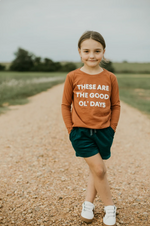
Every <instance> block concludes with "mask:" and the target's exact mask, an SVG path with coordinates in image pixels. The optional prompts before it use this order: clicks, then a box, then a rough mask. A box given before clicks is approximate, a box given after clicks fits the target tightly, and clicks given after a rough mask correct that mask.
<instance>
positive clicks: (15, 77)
mask: <svg viewBox="0 0 150 226" xmlns="http://www.w3.org/2000/svg"><path fill="white" fill-rule="evenodd" d="M65 76H66V73H40V72H39V73H37V72H36V73H34V72H33V73H27V72H25V73H20V72H0V113H3V112H4V111H5V110H7V109H8V106H9V105H16V104H25V103H27V102H28V99H27V97H30V96H33V95H35V94H37V93H40V92H42V91H45V90H47V89H49V88H51V87H52V86H54V85H56V84H58V83H62V82H64V80H65Z"/></svg>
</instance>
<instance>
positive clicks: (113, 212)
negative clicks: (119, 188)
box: [105, 208, 116, 217]
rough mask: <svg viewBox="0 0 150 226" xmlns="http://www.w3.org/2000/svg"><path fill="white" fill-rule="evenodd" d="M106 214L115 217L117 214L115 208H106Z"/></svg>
mask: <svg viewBox="0 0 150 226" xmlns="http://www.w3.org/2000/svg"><path fill="white" fill-rule="evenodd" d="M105 212H106V216H107V217H115V216H116V210H115V208H114V209H107V210H106V209H105Z"/></svg>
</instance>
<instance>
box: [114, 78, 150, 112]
mask: <svg viewBox="0 0 150 226" xmlns="http://www.w3.org/2000/svg"><path fill="white" fill-rule="evenodd" d="M117 80H118V84H119V92H120V99H121V100H122V101H124V102H126V103H127V104H129V105H131V106H133V107H135V108H137V109H139V110H140V111H142V112H144V113H146V114H149V115H150V74H149V75H148V74H117Z"/></svg>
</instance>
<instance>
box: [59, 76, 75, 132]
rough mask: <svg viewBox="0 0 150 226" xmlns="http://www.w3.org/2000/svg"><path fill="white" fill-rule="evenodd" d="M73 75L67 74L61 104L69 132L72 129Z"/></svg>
mask: <svg viewBox="0 0 150 226" xmlns="http://www.w3.org/2000/svg"><path fill="white" fill-rule="evenodd" d="M71 75H72V74H70V73H69V74H67V76H66V80H65V84H64V90H63V96H62V104H61V111H62V117H63V120H64V123H65V125H66V128H67V130H68V133H70V132H71V130H72V114H71V104H72V98H73V83H72V79H71Z"/></svg>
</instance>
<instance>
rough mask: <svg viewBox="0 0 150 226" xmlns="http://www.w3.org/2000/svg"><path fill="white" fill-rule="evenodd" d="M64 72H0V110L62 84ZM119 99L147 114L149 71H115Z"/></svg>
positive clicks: (149, 110)
mask: <svg viewBox="0 0 150 226" xmlns="http://www.w3.org/2000/svg"><path fill="white" fill-rule="evenodd" d="M66 74H67V73H40V72H39V73H26V72H24V73H20V72H0V113H2V112H3V111H4V110H6V109H7V107H8V106H9V105H16V104H24V103H27V102H28V99H27V97H30V96H32V95H35V94H37V93H40V92H42V91H45V90H47V89H49V88H51V87H52V86H54V85H56V84H58V83H62V82H64V80H65V77H66ZM116 76H117V79H118V84H119V90H120V99H121V100H123V101H124V102H126V103H128V104H130V105H131V106H133V107H135V108H138V109H139V110H141V111H143V112H144V113H146V114H149V115H150V74H116Z"/></svg>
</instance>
